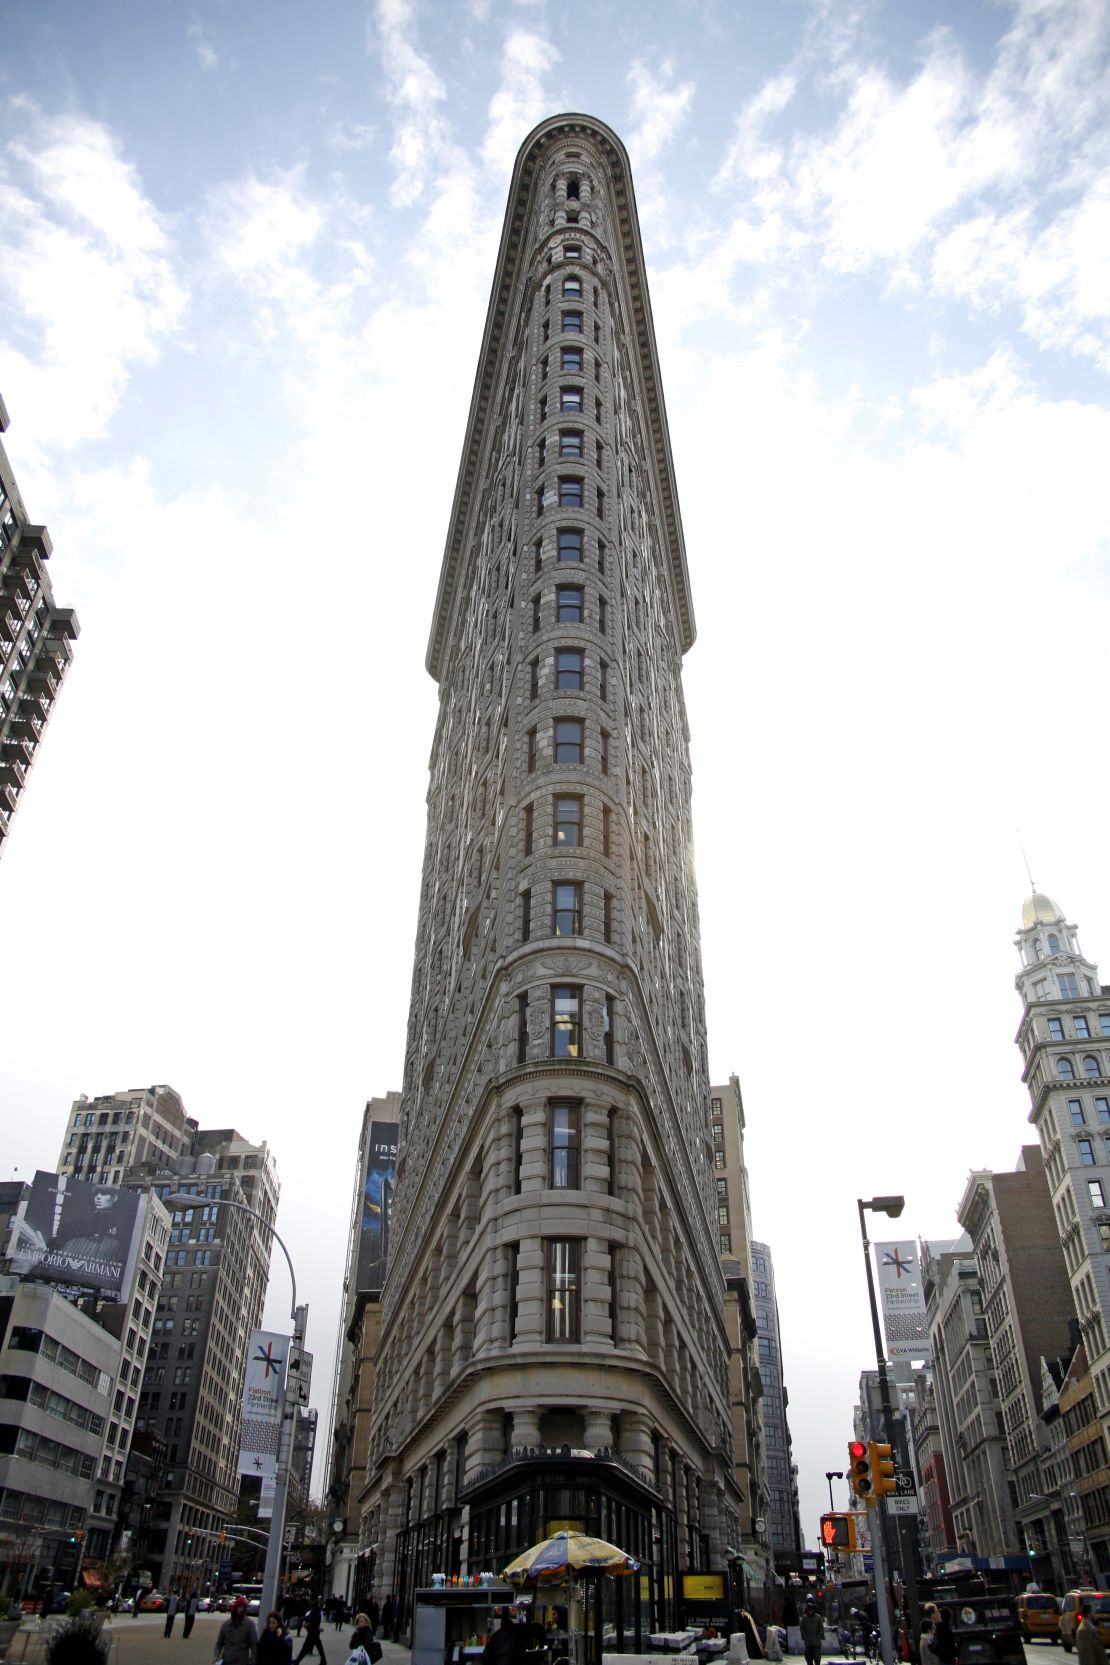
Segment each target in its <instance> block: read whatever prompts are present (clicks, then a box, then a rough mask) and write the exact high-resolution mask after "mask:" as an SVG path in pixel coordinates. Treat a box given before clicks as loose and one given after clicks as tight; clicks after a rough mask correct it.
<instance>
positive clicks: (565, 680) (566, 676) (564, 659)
mask: <svg viewBox="0 0 1110 1665" xmlns="http://www.w3.org/2000/svg"><path fill="white" fill-rule="evenodd" d="M582 663H583V658H582V649H581V648H556V650H555V686H556V688H572V689H579V690H580V689H581V688H582V684H583V670H582Z"/></svg>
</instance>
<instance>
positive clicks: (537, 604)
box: [532, 595, 540, 636]
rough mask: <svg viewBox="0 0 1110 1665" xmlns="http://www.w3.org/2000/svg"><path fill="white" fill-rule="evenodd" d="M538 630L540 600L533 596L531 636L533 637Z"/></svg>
mask: <svg viewBox="0 0 1110 1665" xmlns="http://www.w3.org/2000/svg"><path fill="white" fill-rule="evenodd" d="M539 628H540V598H539V596H538V595H534V596H533V597H532V634H533V636H534V635H535V634H536V632H537V631H538V630H539Z"/></svg>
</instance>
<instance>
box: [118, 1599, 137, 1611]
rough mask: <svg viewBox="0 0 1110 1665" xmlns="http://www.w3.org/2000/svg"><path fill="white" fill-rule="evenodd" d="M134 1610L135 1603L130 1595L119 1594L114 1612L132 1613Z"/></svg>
mask: <svg viewBox="0 0 1110 1665" xmlns="http://www.w3.org/2000/svg"><path fill="white" fill-rule="evenodd" d="M134 1611H135V1603H134V1602H133V1601H132V1599H131V1597H130V1596H120V1597H119V1599H118V1600H117V1602H116V1612H117V1613H133V1612H134Z"/></svg>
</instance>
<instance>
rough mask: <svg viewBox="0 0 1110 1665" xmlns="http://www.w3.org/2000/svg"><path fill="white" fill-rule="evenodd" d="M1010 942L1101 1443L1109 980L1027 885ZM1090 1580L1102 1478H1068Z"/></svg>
mask: <svg viewBox="0 0 1110 1665" xmlns="http://www.w3.org/2000/svg"><path fill="white" fill-rule="evenodd" d="M1016 946H1017V950H1018V954H1019V956H1020V959H1021V968H1020V970H1019V972H1018V975H1017V979H1016V987H1017V990H1018V993H1019V994H1020V995H1021V999H1022V1013H1021V1023H1020V1026H1019V1028H1018V1033H1017V1044H1018V1046H1019V1048H1020V1050H1021V1055H1022V1059H1023V1061H1024V1068H1023V1072H1022V1079H1023V1080H1024V1082H1025V1084H1026V1087H1027V1088H1028V1091H1029V1099H1030V1111H1029V1120H1030V1121H1031V1122H1032V1124H1033V1126H1034V1127H1035V1128H1036V1130H1037V1136H1038V1138H1039V1139H1040V1150H1041V1154H1042V1155H1043V1159H1044V1172H1045V1175H1046V1176H1047V1188H1048V1193H1049V1196H1050V1199H1051V1209H1050V1223H1052V1224H1054V1226H1055V1230H1056V1232H1057V1233H1058V1236H1059V1242H1060V1244H1061V1246H1062V1249H1063V1255H1064V1261H1065V1265H1066V1272H1065V1287H1067V1286H1069V1285H1070V1288H1069V1289H1068V1295H1067V1307H1066V1310H1067V1311H1068V1312H1070V1311H1071V1310H1072V1307H1073V1305H1074V1310H1075V1314H1076V1317H1077V1318H1078V1321H1079V1327H1080V1330H1081V1332H1082V1337H1083V1343H1084V1347H1085V1351H1086V1356H1087V1360H1088V1365H1089V1371H1090V1375H1091V1379H1092V1382H1093V1386H1094V1395H1093V1398H1094V1411H1095V1414H1096V1416H1097V1419H1098V1422H1099V1424H1100V1425H1101V1433H1102V1447H1103V1449H1104V1450H1105V1448H1106V1445H1107V1443H1108V1440H1110V1433H1108V1424H1110V988H1107V987H1105V986H1103V985H1102V984H1101V983H1100V982H1099V974H1098V967H1097V966H1096V965H1095V964H1094V963H1093V962H1092V961H1090V960H1088V959H1087V958H1085V956H1084V955H1083V953H1082V950H1081V949H1080V946H1079V934H1078V930H1077V928H1076V926H1075V925H1073V924H1069V923H1068V921H1067V919H1066V917H1065V915H1064V914H1063V912H1062V910H1061V909H1060V908H1059V907H1058V906H1057V904H1056V903H1055V902H1054V901H1053V900H1052V898H1051V897H1049V896H1045V895H1043V894H1041V893H1039V892H1036V891H1034V893H1033V894H1032V895H1031V896H1027V897H1026V899H1025V903H1024V905H1023V907H1022V916H1021V929H1020V930H1019V932H1018V934H1017V940H1016ZM1076 1483H1077V1487H1078V1491H1079V1499H1080V1503H1081V1506H1082V1511H1083V1519H1084V1529H1085V1534H1086V1540H1087V1543H1088V1545H1089V1547H1090V1554H1091V1559H1092V1562H1093V1570H1094V1573H1095V1576H1096V1578H1098V1579H1100V1580H1102V1579H1105V1577H1106V1576H1107V1574H1110V1476H1108V1475H1107V1472H1106V1469H1105V1467H1104V1465H1103V1464H1102V1463H1101V1462H1100V1463H1098V1464H1096V1466H1095V1468H1094V1469H1093V1470H1092V1472H1091V1473H1090V1474H1089V1475H1083V1476H1080V1477H1078V1478H1077V1482H1076Z"/></svg>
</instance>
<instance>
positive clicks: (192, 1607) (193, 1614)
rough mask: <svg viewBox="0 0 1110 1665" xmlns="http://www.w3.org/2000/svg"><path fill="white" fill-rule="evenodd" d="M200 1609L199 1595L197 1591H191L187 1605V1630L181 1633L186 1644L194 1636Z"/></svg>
mask: <svg viewBox="0 0 1110 1665" xmlns="http://www.w3.org/2000/svg"><path fill="white" fill-rule="evenodd" d="M199 1607H200V1597H199V1596H198V1595H197V1593H196V1591H195V1590H190V1592H189V1596H188V1599H187V1601H186V1603H185V1628H184V1630H183V1631H182V1633H181V1634H182V1636H183V1637H184V1638H185V1640H186V1642H187V1641H188V1640H189V1637H190V1636H191V1635H192V1634H193V1626H194V1625H195V1624H196V1622H197V1610H198V1608H199Z"/></svg>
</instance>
